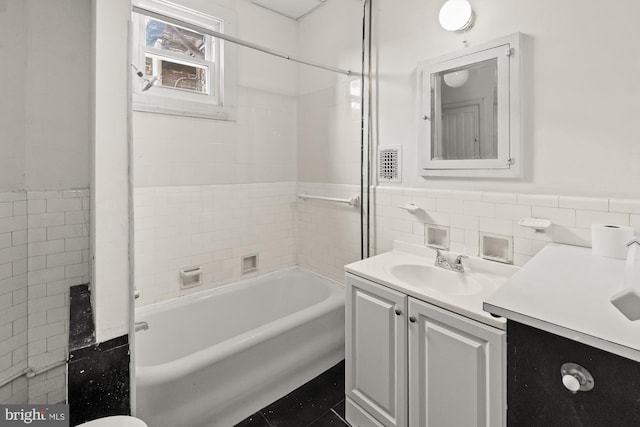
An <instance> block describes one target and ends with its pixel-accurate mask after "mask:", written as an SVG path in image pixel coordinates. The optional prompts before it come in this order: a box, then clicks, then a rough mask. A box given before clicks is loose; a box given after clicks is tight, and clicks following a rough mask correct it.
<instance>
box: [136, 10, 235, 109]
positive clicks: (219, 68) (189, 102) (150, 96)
mask: <svg viewBox="0 0 640 427" xmlns="http://www.w3.org/2000/svg"><path fill="white" fill-rule="evenodd" d="M132 3H133V5H134V6H138V7H140V8H142V9H145V10H149V11H151V12H155V13H158V14H161V15H166V16H170V17H171V18H173V19H175V20H178V21H181V22H183V23H184V24H185V26H184V27H183V28H185V29H187V30H190V31H195V30H191V28H189V25H188V24H192V25H197V26H199V27H203V28H207V29H210V30H212V31H218V32H221V33H225V34H228V35H232V36H233V35H235V13H234V12H233V11H231V10H229V9H225V8H222V7H219V6H216V5H207V7H206V9H207V10H206V11H202V12H200V11H196V10H193V9H189V8H187V7H185V6H182V5H178V4H175V3H171V2H168V1H165V0H134V1H133V2H132ZM146 18H151V19H156V18H155V17H153V16H147V15H145V14H144V12H142V13H138V12H133V13H132V21H133V24H132V32H131V33H132V57H133V58H132V64H134V65H135V66H136V67H137V68H138V69H140V70H144V69H145V58H146V55H147V54H150V55H154V56H160V57H164V58H167V59H168V60H169V61H170V62H175V63H186V64H187V65H193V66H200V67H201V66H206V67H213V68H212V69H211V68H210V70H209V72H208V73H207V75H208V77H207V78H208V80H209V81H208V82H207V85H209V87H210V88H212V87H215V90H211V89H210V90H209V93H208V94H207V93H197V92H192V91H189V90H180V89H172V88H167V87H162V86H157V85H154V86H153V87H152V88H151V89H149V90H148V91H145V92H142V90H141V86H140V85H139V84H137V82H138V80H139V78H138V77H137V76H136V75H135V72H133V73H132V79H133V85H132V89H133V96H132V97H133V102H132V105H133V110H134V111H143V112H151V113H159V114H169V115H177V116H189V117H199V118H208V119H217V120H235V115H236V114H235V113H236V112H235V107H234V106H235V100H236V75H237V72H236V70H237V53H236V46H235V45H233V44H232V43H224V41H223V40H221V39H215V41H213V39H214V37H213V36H210V35H208V34H204V36H205V40H206V43H207V45H208V48H209V49H208V50H210V49H211V46H212V45H214V46H215V50H214V51H213V52H210V53H209V54H208V55H206V56H205V59H204V60H202V59H200V58H195V57H189V56H187V55H182V54H180V53H179V52H172V51H169V50H163V49H157V48H154V47H151V46H146V32H145V25H146ZM158 20H160V21H161V19H158ZM169 25H173V26H176V27H180V25H178V24H174V23H169ZM212 55H213V60H211V56H212ZM132 70H133V69H132ZM214 85H215V86H214Z"/></svg>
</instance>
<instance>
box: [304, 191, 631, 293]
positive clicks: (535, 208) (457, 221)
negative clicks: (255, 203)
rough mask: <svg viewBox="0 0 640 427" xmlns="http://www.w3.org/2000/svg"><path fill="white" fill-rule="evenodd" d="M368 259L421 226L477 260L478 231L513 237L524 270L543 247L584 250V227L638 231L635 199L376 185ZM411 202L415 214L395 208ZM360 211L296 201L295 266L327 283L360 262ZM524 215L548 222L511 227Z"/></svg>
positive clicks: (419, 233)
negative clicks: (445, 234) (541, 228)
mask: <svg viewBox="0 0 640 427" xmlns="http://www.w3.org/2000/svg"><path fill="white" fill-rule="evenodd" d="M298 185H299V192H301V193H305V192H306V193H309V194H314V195H321V196H329V197H347V198H348V197H353V196H355V195H358V194H359V187H358V186H355V185H336V184H318V183H299V184H298ZM371 197H372V207H373V209H372V217H371V218H372V219H371V221H372V223H371V230H372V236H371V238H372V242H371V243H372V245H371V250H372V254H378V253H382V252H386V251H389V250H391V249H392V244H393V241H394V240H401V241H405V242H409V243H416V244H424V242H425V237H424V233H425V223H430V224H435V225H439V226H443V227H447V228H448V230H449V233H450V247H451V250H452V251H454V252H459V253H465V254H468V255H478V254H479V249H480V233H490V234H497V235H502V236H511V237H513V251H514V259H513V261H514V264H516V265H523V264H525V263H526V262H527V261H528V260H529V259H531V257H532V256H533V255H535V254H536V253H537V252H538V251H539V250H540V249H542V248H543V247H544V246H545V245H546V244H547V243H549V242H556V243H565V244H570V245H577V246H586V247H589V246H591V230H590V227H591V224H598V223H611V224H617V225H629V226H632V227H634V228H635V230H636V233H640V200H622V199H606V198H586V197H570V196H558V195H537V194H516V193H492V192H480V191H449V190H427V189H416V188H407V187H377V188H375V189H374V190H373V191H372V196H371ZM407 203H413V204H415V205H417V206H419V207H420V208H422V211H419V212H417V213H415V214H411V213H409V212H407V211H406V210H403V209H400V208H399V207H398V206H400V205H403V204H407ZM359 212H360V211H359V209H356V208H353V207H349V206H348V205H342V204H336V203H331V202H322V201H317V202H316V201H308V202H301V201H299V202H298V225H297V227H298V238H297V251H298V263H299V264H300V265H302V266H305V267H307V268H310V269H312V270H314V271H316V272H318V273H320V274H324V275H326V276H329V277H331V278H333V279H334V280H338V281H342V280H343V279H344V271H343V267H344V265H345V264H346V263H349V262H353V261H356V260H358V259H360V250H359V248H360V246H359V245H360V242H359V239H360V237H359V236H360V234H359V233H360V230H359V221H360V219H359V214H360V213H359ZM523 217H537V218H546V219H549V220H551V222H552V224H553V225H552V227H550V228H549V229H547V230H546V231H545V232H535V231H534V230H533V229H530V228H526V227H522V226H520V225H518V220H519V219H520V218H523Z"/></svg>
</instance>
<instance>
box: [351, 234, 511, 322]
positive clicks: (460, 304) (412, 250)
mask: <svg viewBox="0 0 640 427" xmlns="http://www.w3.org/2000/svg"><path fill="white" fill-rule="evenodd" d="M434 262H435V251H434V250H433V249H429V248H426V247H424V246H417V245H410V244H404V243H401V242H395V243H394V250H392V251H391V252H386V253H383V254H381V255H377V256H374V257H371V258H367V259H364V260H362V261H357V262H354V263H352V264H348V265H347V266H345V270H346V271H347V272H348V273H351V274H354V275H356V276H359V277H362V278H365V279H369V280H371V281H373V282H376V283H379V284H381V285H384V286H387V287H389V288H392V289H395V290H397V291H400V292H403V293H405V294H407V295H409V296H411V297H414V298H416V299H419V300H422V301H425V302H428V303H430V304H433V305H436V306H438V307H441V308H444V309H446V310H450V311H452V312H455V313H458V314H460V315H462V316H466V317H469V318H471V319H473V320H477V321H479V322H482V323H485V324H487V325H490V326H493V327H495V328H499V329H505V328H506V320H505V319H504V318H496V317H493V316H491V315H490V314H489V313H487V312H485V311H483V309H482V303H483V301H484V300H485V299H486V298H487V297H488V296H489V295H491V294H492V293H493V292H495V291H496V290H497V289H498V288H499V287H500V286H502V285H503V284H504V283H505V282H506V281H507V279H508V278H509V277H510V276H512V275H513V274H514V273H515V272H516V271H517V270H518V267H514V266H512V265H506V264H500V263H496V262H492V261H486V260H482V259H479V258H469V259H466V260H464V265H465V270H466V272H465V273H457V272H454V271H448V270H444V269H442V271H443V274H447V275H459V274H471V275H473V276H472V277H475V278H477V279H478V280H480V281H481V282H482V284H483V287H482V289H481V290H480V291H479V292H477V293H473V294H469V295H460V294H458V295H452V294H446V293H440V292H437V291H433V290H430V289H427V288H426V286H424V285H421V284H419V283H408V282H405V281H402V280H401V279H399V278H398V277H397V276H395V275H394V274H392V272H391V270H392V267H393V266H397V265H403V264H413V265H428V266H433V264H434Z"/></svg>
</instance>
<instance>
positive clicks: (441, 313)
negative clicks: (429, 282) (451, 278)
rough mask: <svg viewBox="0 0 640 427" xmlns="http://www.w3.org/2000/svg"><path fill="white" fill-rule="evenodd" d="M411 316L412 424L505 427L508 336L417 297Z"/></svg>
mask: <svg viewBox="0 0 640 427" xmlns="http://www.w3.org/2000/svg"><path fill="white" fill-rule="evenodd" d="M409 316H410V317H409V396H410V401H409V412H410V418H409V426H410V427H461V426H464V427H500V426H504V425H505V422H506V417H505V412H506V411H505V410H506V405H505V399H506V397H505V396H506V395H505V372H504V369H505V368H504V367H505V364H504V363H503V361H504V360H505V357H506V356H505V354H506V353H505V351H506V334H505V332H504V331H501V330H499V329H495V328H492V327H490V326H486V325H483V324H481V323H478V322H475V321H472V320H470V319H467V318H465V317H463V316H459V315H457V314H454V313H451V312H449V311H447V310H443V309H440V308H438V307H435V306H433V305H430V304H426V303H424V302H422V301H418V300H415V299H413V298H409Z"/></svg>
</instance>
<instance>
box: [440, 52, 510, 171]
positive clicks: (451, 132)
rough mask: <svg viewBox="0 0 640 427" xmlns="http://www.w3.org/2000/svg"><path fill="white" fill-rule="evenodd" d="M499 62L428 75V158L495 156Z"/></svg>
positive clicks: (496, 145)
mask: <svg viewBox="0 0 640 427" xmlns="http://www.w3.org/2000/svg"><path fill="white" fill-rule="evenodd" d="M497 73H498V61H497V59H496V58H492V59H489V60H486V61H481V62H477V63H474V64H469V65H465V66H463V67H459V68H454V69H449V70H444V71H440V72H437V73H433V74H431V90H432V96H431V102H432V105H431V111H433V112H434V114H433V125H432V126H431V140H432V141H433V144H432V145H431V158H432V159H434V160H463V159H497V157H498V138H497V123H498V120H497V105H498V102H497V100H498V97H497V91H498V86H497Z"/></svg>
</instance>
